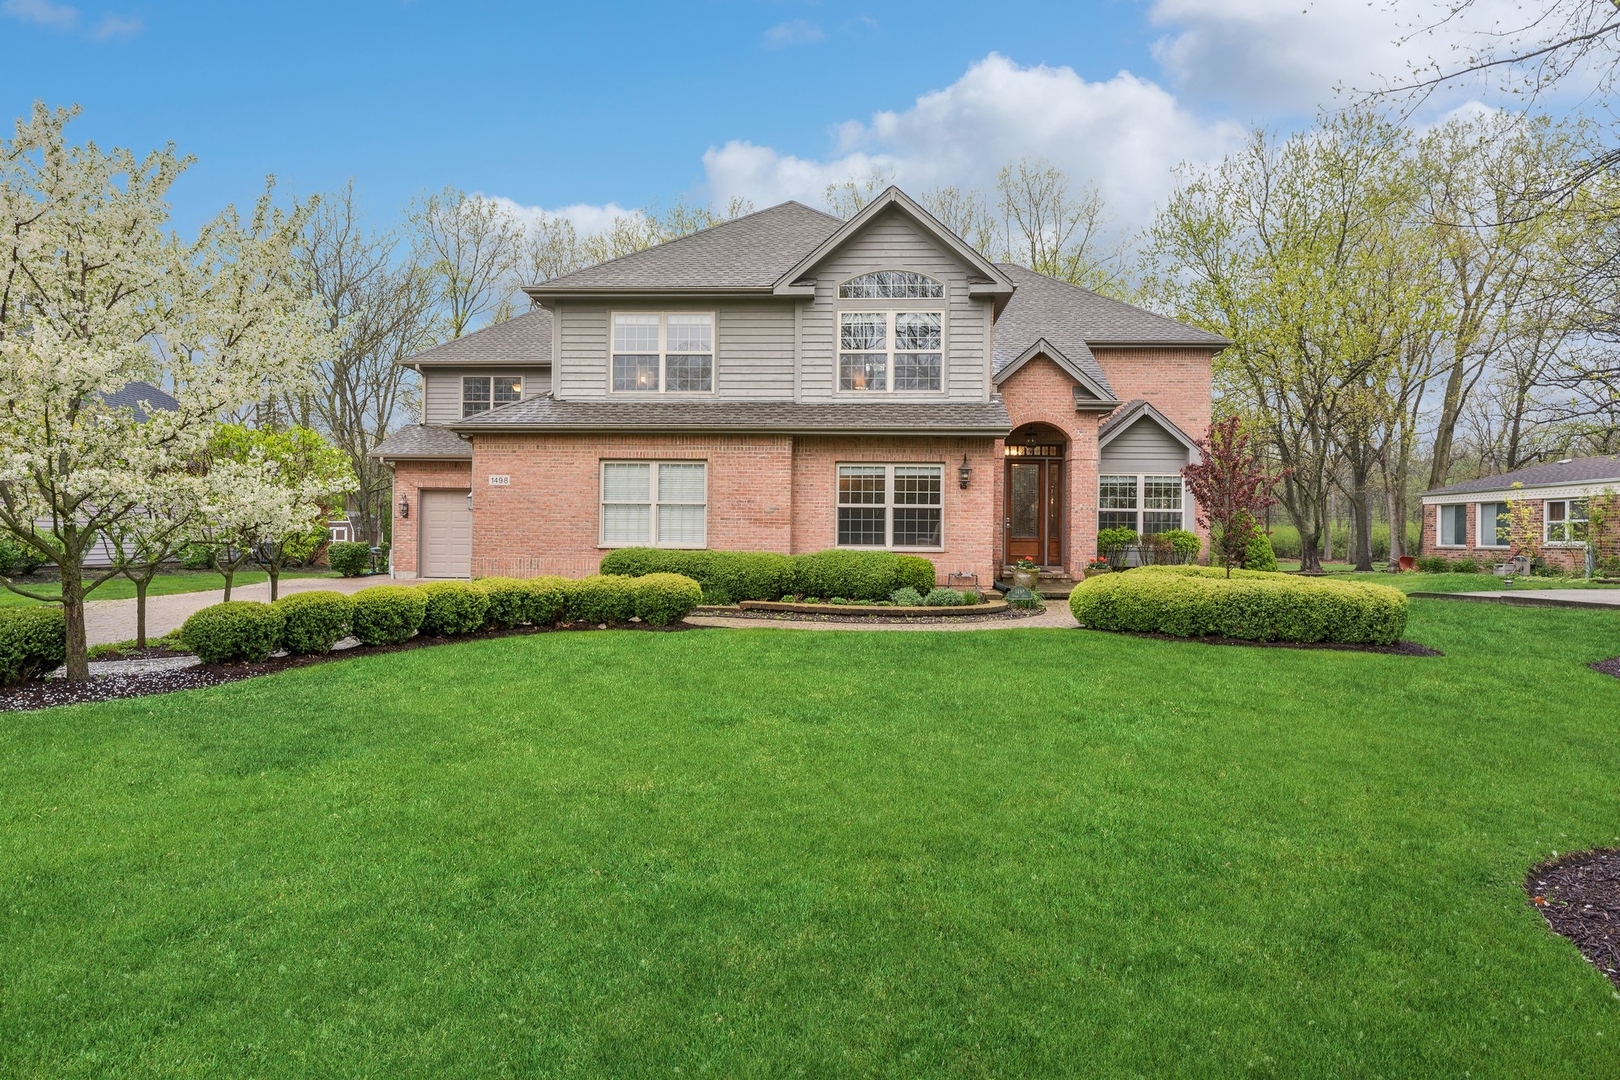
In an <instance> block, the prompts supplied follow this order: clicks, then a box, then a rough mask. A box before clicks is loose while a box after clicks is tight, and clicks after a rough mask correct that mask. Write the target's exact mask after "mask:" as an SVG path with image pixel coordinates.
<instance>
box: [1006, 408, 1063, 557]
mask: <svg viewBox="0 0 1620 1080" xmlns="http://www.w3.org/2000/svg"><path fill="white" fill-rule="evenodd" d="M1003 445H1004V447H1005V450H1004V452H1003V453H1004V458H1005V466H1004V467H1005V469H1006V475H1005V476H1004V477H1003V484H1002V491H1003V492H1004V493H1005V501H1006V505H1005V507H1004V511H1005V513H1004V520H1003V530H1004V536H1003V543H1004V544H1005V549H1004V550H1005V551H1006V553H1007V561H1008V562H1017V561H1018V560H1019V559H1030V560H1032V561H1033V562H1035V563H1036V564H1037V565H1040V566H1045V567H1062V566H1063V565H1064V558H1065V556H1066V554H1067V542H1068V536H1067V535H1066V532H1067V530H1066V529H1065V527H1064V526H1065V521H1066V520H1067V514H1068V507H1067V506H1065V499H1064V492H1065V491H1066V490H1067V485H1066V484H1065V482H1064V481H1065V470H1066V469H1067V468H1068V460H1067V459H1068V453H1069V439H1068V436H1066V435H1065V434H1064V433H1063V432H1062V431H1060V430H1059V429H1058V428H1055V427H1053V426H1052V425H1050V424H1025V425H1023V426H1022V427H1018V428H1015V429H1013V431H1012V432H1011V433H1010V434H1008V436H1007V438H1006V440H1005V441H1004V444H1003Z"/></svg>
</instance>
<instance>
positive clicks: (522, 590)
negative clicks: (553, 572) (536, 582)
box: [473, 577, 529, 630]
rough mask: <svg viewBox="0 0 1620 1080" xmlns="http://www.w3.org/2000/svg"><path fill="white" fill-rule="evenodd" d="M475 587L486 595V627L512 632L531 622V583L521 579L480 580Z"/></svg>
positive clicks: (491, 578) (492, 578) (496, 578)
mask: <svg viewBox="0 0 1620 1080" xmlns="http://www.w3.org/2000/svg"><path fill="white" fill-rule="evenodd" d="M473 586H474V587H475V588H477V589H478V591H479V592H481V593H483V594H484V601H485V603H484V625H485V626H487V627H489V628H490V629H491V630H510V629H512V628H513V627H514V626H522V625H523V624H524V623H526V622H528V621H529V583H528V582H527V581H524V580H522V579H521V578H509V577H487V578H479V579H478V580H477V581H475V582H473Z"/></svg>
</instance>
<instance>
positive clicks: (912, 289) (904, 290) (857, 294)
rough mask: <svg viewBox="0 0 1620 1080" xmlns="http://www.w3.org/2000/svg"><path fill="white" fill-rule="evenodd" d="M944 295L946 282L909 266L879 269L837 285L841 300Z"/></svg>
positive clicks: (907, 298) (928, 297) (918, 297)
mask: <svg viewBox="0 0 1620 1080" xmlns="http://www.w3.org/2000/svg"><path fill="white" fill-rule="evenodd" d="M944 295H945V286H944V285H941V284H940V283H939V282H937V281H935V280H934V279H933V278H931V277H926V276H924V275H922V274H914V273H912V272H911V271H910V270H879V271H877V272H876V273H872V274H862V275H861V276H860V277H855V278H850V279H849V280H848V281H846V282H844V283H843V284H842V285H840V286H838V298H839V299H840V300H933V299H938V298H941V297H943V296H944Z"/></svg>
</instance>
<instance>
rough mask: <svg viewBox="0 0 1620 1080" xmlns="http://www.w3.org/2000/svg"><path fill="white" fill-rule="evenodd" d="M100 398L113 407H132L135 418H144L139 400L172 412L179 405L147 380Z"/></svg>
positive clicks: (129, 384)
mask: <svg viewBox="0 0 1620 1080" xmlns="http://www.w3.org/2000/svg"><path fill="white" fill-rule="evenodd" d="M101 400H102V401H104V402H105V403H106V404H107V405H108V406H109V407H111V408H114V409H134V410H135V416H136V418H137V419H140V420H145V419H146V409H145V408H143V407H142V405H141V402H143V401H144V402H147V403H148V404H151V405H153V406H155V407H157V408H159V409H162V410H163V411H164V412H172V411H173V410H175V409H178V408H179V407H180V403H179V402H178V401H176V400H175V399H174V398H172V397H170V396H169V395H168V394H165V393H164V392H163V391H162V390H159V389H158V388H157V387H155V386H153V385H152V384H151V383H148V382H132V383H128V384H126V385H125V386H124V387H123V388H122V389H119V390H115V391H113V392H112V393H110V394H102V395H101Z"/></svg>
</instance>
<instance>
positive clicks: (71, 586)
mask: <svg viewBox="0 0 1620 1080" xmlns="http://www.w3.org/2000/svg"><path fill="white" fill-rule="evenodd" d="M61 571H62V614H63V616H64V618H65V619H66V620H67V677H68V679H69V680H70V681H72V682H85V681H86V680H88V679H89V678H90V656H89V646H87V645H86V644H85V634H84V577H83V575H82V574H81V573H80V571H79V567H78V566H77V565H68V564H67V562H66V561H64V562H63V563H62V564H61Z"/></svg>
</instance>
